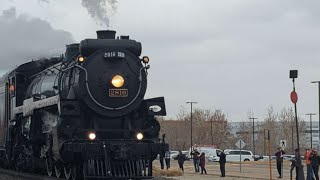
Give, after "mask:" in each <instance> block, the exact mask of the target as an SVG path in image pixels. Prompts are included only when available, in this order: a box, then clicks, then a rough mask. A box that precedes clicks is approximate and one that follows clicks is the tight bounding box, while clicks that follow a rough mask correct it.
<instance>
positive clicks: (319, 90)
mask: <svg viewBox="0 0 320 180" xmlns="http://www.w3.org/2000/svg"><path fill="white" fill-rule="evenodd" d="M311 83H318V94H319V95H318V96H319V112H318V113H319V126H318V135H319V140H318V144H320V81H312V82H311Z"/></svg>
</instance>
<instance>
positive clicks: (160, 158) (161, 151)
mask: <svg viewBox="0 0 320 180" xmlns="http://www.w3.org/2000/svg"><path fill="white" fill-rule="evenodd" d="M164 156H165V152H164V150H163V149H160V152H159V161H160V166H161V169H164V163H163V160H164Z"/></svg>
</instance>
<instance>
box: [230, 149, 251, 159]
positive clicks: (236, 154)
mask: <svg viewBox="0 0 320 180" xmlns="http://www.w3.org/2000/svg"><path fill="white" fill-rule="evenodd" d="M240 152H241V161H254V158H253V153H252V152H251V151H249V150H241V151H240V150H228V151H226V152H225V154H226V161H227V162H235V161H236V162H240Z"/></svg>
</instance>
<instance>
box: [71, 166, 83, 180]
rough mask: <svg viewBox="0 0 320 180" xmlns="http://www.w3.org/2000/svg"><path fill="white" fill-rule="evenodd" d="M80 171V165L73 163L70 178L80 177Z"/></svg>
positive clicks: (73, 179)
mask: <svg viewBox="0 0 320 180" xmlns="http://www.w3.org/2000/svg"><path fill="white" fill-rule="evenodd" d="M82 173H83V172H82V166H78V165H74V166H73V167H72V173H71V178H72V180H76V179H81V177H82Z"/></svg>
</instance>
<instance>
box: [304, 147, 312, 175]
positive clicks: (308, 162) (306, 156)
mask: <svg viewBox="0 0 320 180" xmlns="http://www.w3.org/2000/svg"><path fill="white" fill-rule="evenodd" d="M310 158H311V151H310V149H309V148H307V149H306V151H305V153H304V159H305V160H306V165H307V180H312V179H313V173H312V165H311V160H310Z"/></svg>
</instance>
